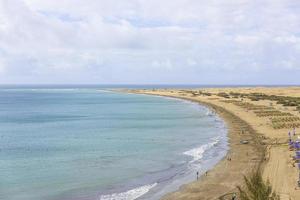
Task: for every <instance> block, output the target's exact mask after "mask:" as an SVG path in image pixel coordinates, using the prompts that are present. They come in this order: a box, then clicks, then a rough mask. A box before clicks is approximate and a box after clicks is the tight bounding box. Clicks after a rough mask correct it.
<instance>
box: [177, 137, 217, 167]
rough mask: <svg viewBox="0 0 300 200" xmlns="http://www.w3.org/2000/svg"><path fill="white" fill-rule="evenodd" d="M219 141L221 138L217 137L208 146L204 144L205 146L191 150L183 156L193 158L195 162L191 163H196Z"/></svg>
mask: <svg viewBox="0 0 300 200" xmlns="http://www.w3.org/2000/svg"><path fill="white" fill-rule="evenodd" d="M219 141H220V138H219V137H216V138H214V139H213V141H212V142H210V143H208V144H204V145H202V146H200V147H198V148H194V149H191V150H189V151H186V152H184V153H183V154H185V155H187V156H191V157H193V160H191V161H190V162H191V163H192V162H195V161H198V160H201V159H202V158H203V155H204V153H205V152H206V151H207V150H209V149H210V148H212V147H214V146H215V145H217V144H218V142H219Z"/></svg>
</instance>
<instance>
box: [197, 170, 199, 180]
mask: <svg viewBox="0 0 300 200" xmlns="http://www.w3.org/2000/svg"><path fill="white" fill-rule="evenodd" d="M198 179H199V172H198V171H197V180H198Z"/></svg>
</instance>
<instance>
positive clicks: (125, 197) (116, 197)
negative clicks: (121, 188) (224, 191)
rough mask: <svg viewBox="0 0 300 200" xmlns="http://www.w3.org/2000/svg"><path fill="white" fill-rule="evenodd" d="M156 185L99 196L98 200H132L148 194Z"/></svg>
mask: <svg viewBox="0 0 300 200" xmlns="http://www.w3.org/2000/svg"><path fill="white" fill-rule="evenodd" d="M156 185H157V183H153V184H149V185H144V186H141V187H138V188H134V189H132V190H128V191H126V192H122V193H114V194H108V195H101V196H100V199H99V200H134V199H137V198H139V197H141V196H143V195H144V194H146V193H147V192H149V190H151V189H152V188H154V187H155V186H156Z"/></svg>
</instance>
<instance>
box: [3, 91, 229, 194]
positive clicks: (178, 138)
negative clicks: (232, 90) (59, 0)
mask: <svg viewBox="0 0 300 200" xmlns="http://www.w3.org/2000/svg"><path fill="white" fill-rule="evenodd" d="M0 138H1V140H0V145H1V146H0V177H1V181H0V199H5V200H62V199H63V200H69V199H80V200H82V199H91V200H94V199H101V200H108V199H117V200H118V199H124V200H132V199H136V198H138V197H141V198H144V199H153V198H154V199H155V198H158V197H160V196H161V195H162V194H164V193H165V192H168V191H172V190H174V189H176V188H177V187H178V186H179V185H180V184H182V182H187V181H190V180H191V179H193V178H194V172H195V171H196V170H198V171H200V172H204V171H205V170H206V169H208V168H210V167H211V166H213V165H214V164H215V163H216V162H218V160H220V159H221V158H222V157H223V156H224V155H225V153H226V150H227V139H226V129H225V127H224V123H223V122H222V121H221V120H220V119H218V117H216V116H215V115H214V114H213V113H211V112H210V111H209V110H208V109H207V108H205V107H203V106H199V105H197V104H194V103H190V102H186V101H182V100H176V99H171V98H163V97H154V96H146V95H133V94H123V93H113V92H107V91H103V90H97V89H60V88H58V89H49V88H48V89H41V88H40V89H1V90H0ZM146 193H147V194H146ZM143 194H146V195H143Z"/></svg>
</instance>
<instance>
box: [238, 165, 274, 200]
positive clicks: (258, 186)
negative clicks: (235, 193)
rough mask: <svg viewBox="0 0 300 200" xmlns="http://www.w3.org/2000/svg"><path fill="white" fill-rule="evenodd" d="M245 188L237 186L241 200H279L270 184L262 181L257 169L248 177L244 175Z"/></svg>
mask: <svg viewBox="0 0 300 200" xmlns="http://www.w3.org/2000/svg"><path fill="white" fill-rule="evenodd" d="M244 180H245V188H241V187H237V188H238V190H239V196H240V198H239V199H241V200H279V199H280V197H279V195H277V194H276V193H275V192H274V191H273V190H272V187H271V185H270V183H269V182H268V181H267V182H264V180H263V178H262V175H261V173H260V172H259V171H257V172H254V173H253V174H252V175H250V177H248V178H247V177H246V176H244Z"/></svg>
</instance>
